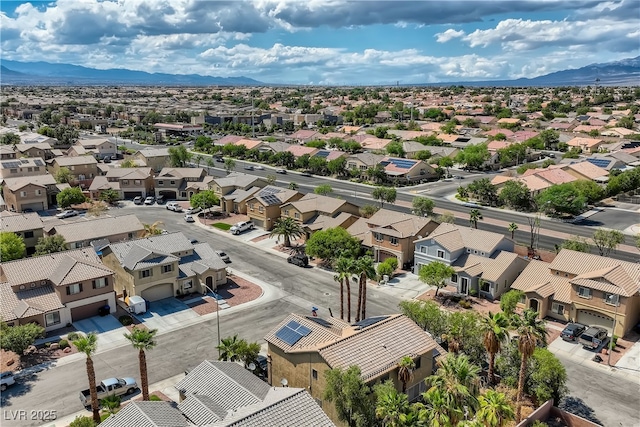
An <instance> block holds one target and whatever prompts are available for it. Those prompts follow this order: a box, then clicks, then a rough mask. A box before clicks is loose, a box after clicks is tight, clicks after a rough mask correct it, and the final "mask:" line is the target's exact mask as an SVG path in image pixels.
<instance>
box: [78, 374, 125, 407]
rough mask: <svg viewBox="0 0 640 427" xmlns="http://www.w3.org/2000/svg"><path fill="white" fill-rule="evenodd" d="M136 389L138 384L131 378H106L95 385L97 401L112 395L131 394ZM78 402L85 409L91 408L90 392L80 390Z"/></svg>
mask: <svg viewBox="0 0 640 427" xmlns="http://www.w3.org/2000/svg"><path fill="white" fill-rule="evenodd" d="M137 388H138V384H137V383H136V380H135V379H134V378H131V377H125V378H107V379H106V380H102V381H101V382H100V383H99V384H97V385H96V391H97V392H98V401H100V400H101V399H104V398H105V397H107V396H110V395H112V394H115V395H116V396H120V395H123V394H131V393H133V392H134V391H136V389H137ZM80 402H82V404H83V405H84V406H85V407H86V408H88V407H90V406H91V392H90V391H89V389H86V390H82V391H81V392H80Z"/></svg>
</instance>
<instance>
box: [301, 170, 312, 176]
mask: <svg viewBox="0 0 640 427" xmlns="http://www.w3.org/2000/svg"><path fill="white" fill-rule="evenodd" d="M300 175H302V176H311V172H309V171H303V172H302V173H301V174H300Z"/></svg>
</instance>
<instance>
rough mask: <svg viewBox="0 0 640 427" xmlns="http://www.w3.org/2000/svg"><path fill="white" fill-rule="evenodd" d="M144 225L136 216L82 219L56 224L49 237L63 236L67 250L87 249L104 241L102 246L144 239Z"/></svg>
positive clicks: (49, 229)
mask: <svg viewBox="0 0 640 427" xmlns="http://www.w3.org/2000/svg"><path fill="white" fill-rule="evenodd" d="M143 233H144V225H142V223H141V222H140V220H139V219H138V217H136V216H135V215H134V214H130V215H122V216H115V217H107V216H105V217H101V218H82V219H80V220H78V221H73V222H72V223H66V222H62V221H60V222H54V223H53V224H52V225H51V226H48V224H47V229H46V234H47V236H62V237H63V238H64V241H65V242H66V247H67V249H76V248H86V247H90V246H92V245H91V243H92V242H96V241H98V240H102V241H103V242H101V245H104V244H106V243H116V242H121V241H123V240H132V239H137V238H139V237H142V234H143Z"/></svg>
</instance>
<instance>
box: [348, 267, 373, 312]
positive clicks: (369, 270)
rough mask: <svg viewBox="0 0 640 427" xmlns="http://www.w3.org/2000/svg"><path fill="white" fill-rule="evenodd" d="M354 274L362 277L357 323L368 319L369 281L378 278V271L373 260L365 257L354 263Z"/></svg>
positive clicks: (359, 287)
mask: <svg viewBox="0 0 640 427" xmlns="http://www.w3.org/2000/svg"><path fill="white" fill-rule="evenodd" d="M352 272H353V274H356V275H358V276H359V277H360V281H359V284H358V311H357V312H356V322H358V321H360V319H366V318H367V279H368V278H373V277H376V269H375V268H374V267H373V258H371V257H370V256H363V257H361V258H359V259H358V260H356V262H354V263H353V271H352Z"/></svg>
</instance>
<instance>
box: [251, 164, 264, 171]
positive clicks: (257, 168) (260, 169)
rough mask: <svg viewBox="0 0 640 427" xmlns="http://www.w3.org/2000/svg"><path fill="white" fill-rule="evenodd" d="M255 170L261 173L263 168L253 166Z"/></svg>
mask: <svg viewBox="0 0 640 427" xmlns="http://www.w3.org/2000/svg"><path fill="white" fill-rule="evenodd" d="M253 168H254V169H255V170H257V171H263V170H264V166H261V165H258V166H254V167H253Z"/></svg>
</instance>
